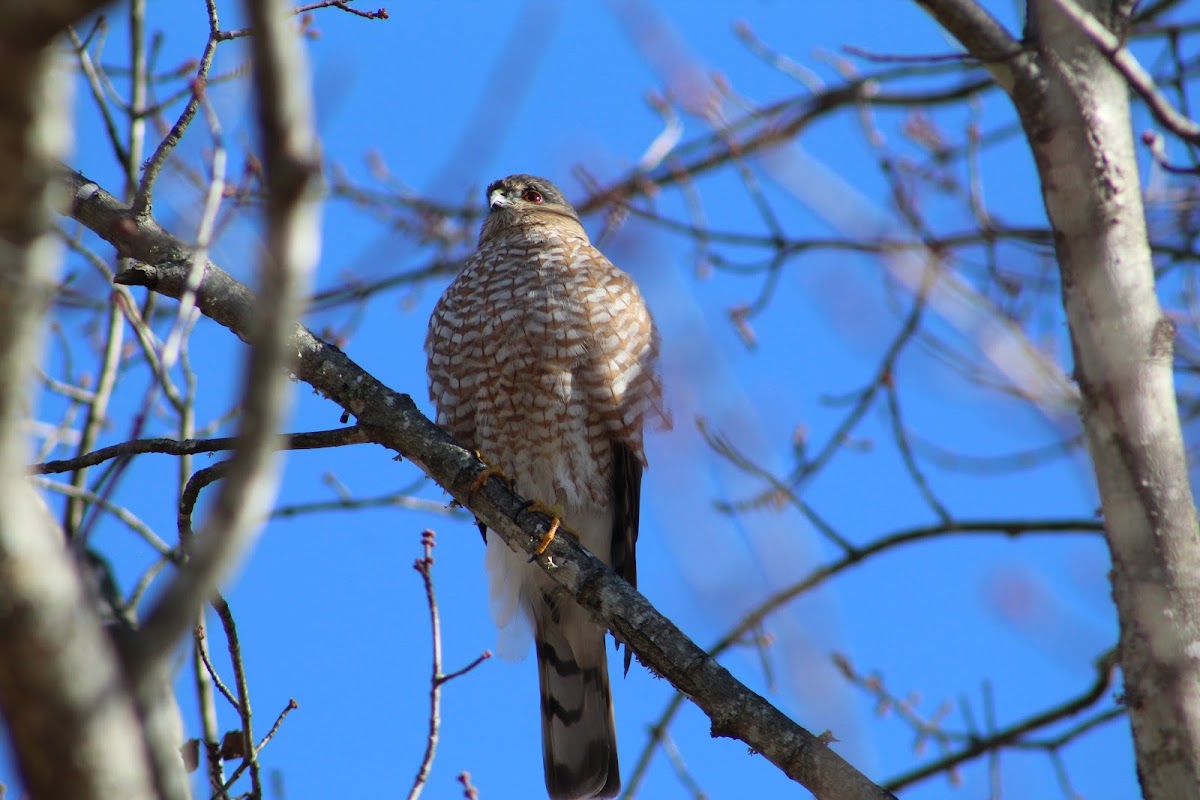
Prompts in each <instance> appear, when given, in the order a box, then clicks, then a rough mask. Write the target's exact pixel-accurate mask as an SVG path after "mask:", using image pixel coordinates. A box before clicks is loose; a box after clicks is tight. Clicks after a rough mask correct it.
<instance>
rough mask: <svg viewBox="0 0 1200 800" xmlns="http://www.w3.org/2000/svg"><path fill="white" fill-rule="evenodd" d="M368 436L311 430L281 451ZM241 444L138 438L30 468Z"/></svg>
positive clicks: (50, 469) (47, 470) (46, 470)
mask: <svg viewBox="0 0 1200 800" xmlns="http://www.w3.org/2000/svg"><path fill="white" fill-rule="evenodd" d="M366 441H367V438H366V436H365V435H364V434H363V433H362V431H360V430H359V429H358V428H357V427H356V426H351V427H349V428H336V429H334V430H329V431H311V432H308V433H290V434H286V435H285V436H283V437H281V439H280V442H281V443H280V445H279V449H280V450H316V449H318V448H324V447H341V446H343V445H347V444H362V443H364V442H366ZM236 445H237V439H235V438H233V437H231V436H230V437H224V438H220V439H165V438H159V439H134V440H132V441H128V442H121V443H120V444H114V445H111V446H109V447H102V448H100V449H99V450H93V451H92V452H90V453H86V454H84V455H82V456H79V457H78V458H68V459H63V460H61V461H47V462H45V463H43V464H34V465H33V466H31V467H30V468H29V471H30V472H31V473H33V474H35V475H48V474H52V473H56V472H69V471H71V470H75V469H79V468H81V467H92V466H95V465H96V464H101V463H103V462H105V461H108V460H109V459H113V458H128V457H129V456H135V455H140V454H143V453H163V454H166V455H172V456H191V455H196V454H197V453H216V452H220V451H222V450H232V449H233V448H234V447H235V446H236Z"/></svg>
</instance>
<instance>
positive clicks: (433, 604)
mask: <svg viewBox="0 0 1200 800" xmlns="http://www.w3.org/2000/svg"><path fill="white" fill-rule="evenodd" d="M436 543H437V542H436V540H435V538H434V533H433V531H431V530H428V529H426V530H425V531H422V533H421V547H422V548H423V549H424V551H425V553H424V555H423V556H422V557H421V558H418V559H417V560H416V563H414V564H413V569H415V570H416V571H417V572H418V573H419V574H420V575H421V581H422V583H424V585H425V602H426V605H427V606H428V607H429V628H430V636H431V639H432V646H431V648H430V649H431V651H432V659H431V660H432V665H433V666H432V671H431V674H430V680H429V732H428V734H427V735H426V737H425V754H424V755H423V756H422V757H421V764H420V766H419V767H417V774H416V776H415V777H414V778H413V784H412V788H411V789H409V790H408V800H417V798H419V797H420V796H421V791H422V789H424V788H425V784H426V782H427V781H428V780H429V772H430V770H431V769H432V768H433V757H434V755H435V754H436V753H437V746H438V740H439V738H440V736H441V727H442V686H443V685H445V684H446V683H447V682H449V681H452V680H454V679H455V678H458V677H461V676H463V675H466V674H467V673H468V672H470V671H471V670H473V669H475V668H476V667H477V666H479V665H480V664H482V663H483V662H484V661H486V660H487V659H489V658H491V657H492V654H491V653H490V652H489V651H486V650H485V651H484V652H483V654H482V655H480V656H479V657H478V658H476V659H475V660H474V661H472V662H471V663H470V664H467V666H465V667H463V668H462V669H460V670H456V671H455V672H451V673H447V674H443V673H442V623H441V615H440V614H439V613H438V604H437V597H436V595H435V594H434V590H433V548H434V545H435V544H436Z"/></svg>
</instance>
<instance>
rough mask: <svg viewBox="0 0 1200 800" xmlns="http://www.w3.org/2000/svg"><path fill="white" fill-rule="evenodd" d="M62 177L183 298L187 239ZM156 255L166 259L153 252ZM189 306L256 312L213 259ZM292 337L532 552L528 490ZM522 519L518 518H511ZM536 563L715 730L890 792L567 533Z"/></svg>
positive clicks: (336, 392) (116, 240) (170, 292)
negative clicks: (482, 479)
mask: <svg viewBox="0 0 1200 800" xmlns="http://www.w3.org/2000/svg"><path fill="white" fill-rule="evenodd" d="M65 178H66V181H67V183H68V185H69V187H70V188H71V190H72V193H73V195H74V203H73V206H72V208H71V210H70V213H71V215H72V216H74V217H75V218H76V219H78V220H80V221H81V222H83V223H84V224H85V225H87V226H88V227H89V228H91V229H92V230H93V231H95V232H96V233H98V234H99V235H100V236H102V237H104V238H106V239H107V240H108V241H110V242H111V243H112V244H114V245H115V246H116V247H117V248H118V249H119V250H120V251H122V252H123V253H125V254H126V255H129V256H130V257H132V258H134V259H136V260H138V261H142V262H146V263H144V264H143V265H141V266H138V267H135V268H133V269H130V270H127V271H126V272H123V273H121V274H119V275H118V276H117V277H116V279H115V280H116V281H117V282H118V283H121V284H125V285H140V286H146V287H147V288H150V289H152V290H153V291H155V292H158V293H160V294H164V295H167V296H169V297H174V298H177V299H178V298H179V297H180V296H182V294H183V292H184V291H186V284H187V273H188V260H187V247H186V246H185V245H184V244H183V243H182V242H180V241H179V240H177V239H175V238H174V237H172V236H170V234H168V233H167V232H166V231H164V230H163V229H162V228H161V227H160V226H159V225H158V224H157V223H156V222H154V220H153V219H147V220H137V219H135V218H133V217H132V215H131V214H130V211H129V209H128V208H127V207H125V206H124V205H123V204H121V203H120V202H119V201H118V200H117V199H116V198H114V197H112V195H110V194H108V193H107V192H105V191H104V190H103V189H101V188H100V187H98V186H97V185H96V184H95V183H92V182H90V181H88V180H87V179H86V178H84V177H83V176H82V175H79V174H78V173H76V172H73V171H67V172H66V173H65ZM161 256H165V258H163V259H162V260H161V261H156V260H155V259H156V258H157V257H161ZM196 307H197V308H199V309H200V311H201V313H203V314H204V315H205V316H207V317H209V318H210V319H213V320H215V321H217V322H219V323H220V324H222V325H224V326H225V327H227V328H229V329H230V330H231V331H233V332H234V333H235V334H237V335H238V336H239V337H241V338H242V339H245V338H246V337H247V335H248V329H249V324H250V321H251V320H253V319H254V317H255V314H256V310H255V309H256V301H255V298H254V295H253V294H252V293H251V292H250V290H249V289H247V288H246V287H245V286H243V285H241V284H240V283H238V282H237V281H235V280H234V279H233V278H232V277H230V276H229V275H228V274H226V273H225V272H224V271H222V270H221V269H219V268H218V267H217V266H216V265H214V264H212V263H211V262H209V263H208V265H207V267H206V269H205V273H204V279H203V281H202V282H201V284H200V286H199V288H198V290H197V292H196ZM289 347H290V348H291V349H292V351H293V352H295V353H297V354H298V360H297V362H296V364H295V366H294V368H293V369H294V373H295V375H296V377H297V378H298V379H300V380H302V381H304V382H306V383H308V384H310V385H311V386H313V388H315V389H316V390H318V391H319V392H320V393H321V394H323V395H325V396H326V397H327V398H329V399H330V400H333V401H334V402H336V403H337V404H338V405H340V406H341V407H343V408H345V409H346V410H348V411H349V412H350V413H352V414H354V416H355V417H356V418H357V419H358V422H359V425H360V426H361V427H362V429H363V430H364V432H365V433H366V434H367V436H368V437H369V438H370V440H371V441H373V442H376V443H378V444H381V445H383V446H385V447H388V448H390V449H392V450H394V451H396V452H397V453H400V454H401V455H403V456H404V457H406V458H408V459H409V460H410V461H412V462H413V463H414V464H416V465H417V466H418V467H420V468H421V469H422V470H423V471H424V472H425V473H426V474H428V475H429V476H430V477H431V478H433V479H434V480H435V481H436V482H437V483H438V484H439V485H441V486H442V487H443V488H445V489H446V490H447V491H448V492H449V493H450V494H451V495H452V496H453V497H454V498H455V499H456V500H458V501H459V502H460V503H462V504H463V505H465V506H467V507H469V508H470V510H471V511H472V512H473V513H474V514H475V515H476V516H477V517H478V518H479V519H480V520H482V521H483V522H484V523H486V524H487V526H488V527H489V528H491V529H492V530H494V531H496V532H497V534H498V535H500V536H502V537H503V538H504V540H505V541H506V542H508V544H509V546H510V547H513V548H514V549H518V548H519V549H523V550H525V551H526V552H528V553H530V554H531V555H532V554H533V553H534V551H535V550H536V548H537V545H538V543H539V541H540V540H541V537H542V533H543V532H544V531H545V530H546V529H547V527H548V526H549V524H550V520H549V519H548V518H547V517H545V516H544V515H542V514H537V513H530V512H528V511H527V510H526V509H527V504H526V503H525V499H524V498H522V497H520V496H519V495H517V494H515V493H513V492H512V491H510V490H509V489H508V488H507V487H505V486H504V485H503V484H502V482H501V481H489V482H488V483H487V484H486V485H485V486H484V488H483V489H482V490H480V491H479V492H478V493H477V494H475V495H474V496H470V495H469V494H468V489H469V487H470V486H471V483H472V481H473V480H474V479H475V477H476V476H477V475H478V474H479V473H480V472H481V471H482V470H483V469H484V464H483V463H482V462H480V461H479V459H478V458H476V457H475V456H474V455H473V454H472V453H471V452H469V451H467V450H465V449H463V448H462V447H461V446H459V445H458V444H457V443H455V442H454V441H453V440H452V439H451V438H450V436H449V435H448V434H446V432H445V431H443V430H442V429H441V428H439V427H437V426H436V425H434V424H433V423H432V422H431V421H430V420H429V419H427V418H426V417H425V416H424V415H422V414H421V412H420V411H418V410H417V407H416V405H415V404H414V403H413V401H412V398H410V397H409V396H407V395H402V394H398V393H396V392H394V391H392V390H391V389H389V388H387V387H386V386H384V385H383V384H382V383H380V382H379V381H378V380H376V379H375V378H374V377H373V376H372V375H370V374H369V373H367V372H366V371H365V370H363V369H362V368H361V367H359V366H358V365H357V364H355V363H354V362H353V361H351V360H350V359H349V358H348V357H347V356H346V355H345V354H344V353H343V352H342V351H341V350H339V349H338V348H336V347H334V346H332V345H330V344H328V343H327V342H324V341H322V340H321V339H319V338H317V337H316V336H314V335H313V334H312V332H311V331H309V330H308V329H307V328H305V327H303V326H300V325H296V326H295V327H294V329H293V332H292V336H291V340H290V343H289ZM518 517H519V518H520V520H521V524H518V523H517V522H516V521H514V520H516V519H517V518H518ZM538 562H539V563H540V564H541V565H542V566H543V567H544V568H545V569H546V570H547V571H548V572H549V574H550V575H551V576H552V577H554V579H555V580H557V581H558V582H559V583H560V584H562V585H563V586H564V587H566V588H567V589H568V590H569V591H570V593H571V595H572V596H573V597H575V598H576V599H577V600H578V601H579V602H580V604H581V605H583V606H584V607H585V608H587V609H588V610H590V611H591V612H592V613H593V615H594V616H595V617H596V618H597V619H598V620H600V621H601V622H602V623H603V624H605V625H607V626H608V627H610V628H612V629H613V630H614V631H615V632H616V633H617V634H618V635H619V636H620V637H621V639H622V641H624V642H626V643H627V644H628V645H629V646H630V647H631V648H632V649H633V651H634V652H635V653H636V654H637V655H638V658H639V660H640V661H641V662H642V663H643V664H645V665H646V666H648V667H649V668H650V669H652V670H653V671H654V672H655V673H657V674H659V675H662V676H663V677H665V678H667V679H668V680H669V681H670V682H671V683H672V684H673V685H674V686H675V687H676V688H678V689H679V690H680V691H681V692H683V693H684V694H686V695H688V697H690V698H691V699H692V700H693V702H695V703H696V705H697V706H699V707H700V708H701V709H702V710H703V711H704V712H705V713H706V714H707V715H708V716H709V718H710V719H711V720H712V732H713V735H714V736H729V737H733V738H737V739H740V740H742V741H744V742H746V743H747V744H748V745H750V747H752V748H753V749H754V750H755V751H756V752H758V753H761V754H762V755H764V756H766V757H767V758H768V759H769V760H770V761H771V762H772V763H774V764H775V765H776V766H778V767H779V768H780V769H781V770H782V771H783V772H784V773H785V774H787V775H788V776H789V777H791V778H792V779H793V780H796V781H798V782H799V783H801V784H802V785H804V786H806V787H808V788H809V789H810V790H811V791H812V792H813V793H814V794H815V795H816V796H817V797H818V798H822V800H824V799H825V798H886V797H890V795H889V794H888V793H887V792H884V791H883V790H881V789H880V788H879V787H877V786H875V785H874V784H873V783H871V782H870V781H869V780H868V779H867V778H866V777H865V776H863V775H862V774H861V773H859V772H858V771H856V770H855V769H854V768H853V767H852V766H850V764H849V763H847V762H846V761H845V760H844V759H843V758H842V757H841V756H839V755H837V754H836V753H835V752H834V751H833V750H831V749H830V748H829V746H828V744H827V743H826V741H825V740H824V739H823V738H821V737H818V736H816V735H814V734H812V733H810V732H809V731H807V730H805V729H804V728H802V727H800V726H798V725H796V724H795V723H794V722H792V721H791V720H790V719H788V718H787V717H786V716H785V715H783V714H782V713H781V712H780V711H779V710H778V709H776V708H774V707H773V706H772V705H771V704H770V703H768V702H767V701H766V700H764V699H763V698H762V697H760V696H759V695H757V694H755V693H754V692H752V691H750V690H749V689H748V688H747V687H746V686H744V685H743V684H742V683H740V682H739V681H737V680H736V679H735V678H734V677H733V676H732V675H730V674H729V672H728V671H726V670H725V669H724V668H723V667H721V666H720V665H719V664H718V663H717V662H716V661H715V660H714V659H713V658H711V657H710V656H708V655H707V654H706V653H705V652H704V651H703V650H701V649H700V648H699V647H697V646H696V644H695V643H693V642H692V641H691V640H690V639H688V638H687V637H686V636H685V635H684V634H683V633H682V632H681V631H680V630H679V629H678V628H676V627H675V626H674V625H673V624H672V623H671V622H670V621H669V620H667V619H666V618H665V617H663V616H662V615H661V614H659V613H658V612H657V611H656V610H655V609H654V608H653V607H652V606H651V605H650V604H649V603H648V602H647V601H646V600H645V598H643V597H642V596H641V595H640V594H638V593H637V592H636V591H635V590H634V589H633V588H632V587H630V586H629V584H628V583H626V582H625V581H623V580H621V579H619V578H618V577H617V576H616V575H615V574H614V573H613V572H612V571H611V570H610V569H609V568H608V567H607V566H605V565H604V563H603V562H601V561H600V560H598V559H596V558H595V557H594V556H592V555H591V554H590V553H588V552H587V551H586V550H584V549H583V548H582V547H581V546H580V545H579V544H578V543H577V542H576V541H575V540H574V539H573V538H572V537H570V536H559V537H555V539H554V540H553V541H552V542H551V544H550V547H549V548H548V549H547V550H546V552H545V553H544V554H543V555H542V556H541V557H540V558H539V559H538Z"/></svg>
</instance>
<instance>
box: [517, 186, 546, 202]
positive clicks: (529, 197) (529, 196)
mask: <svg viewBox="0 0 1200 800" xmlns="http://www.w3.org/2000/svg"><path fill="white" fill-rule="evenodd" d="M521 198H522V199H524V200H525V201H526V202H529V203H540V202H542V193H541V192H539V191H538V190H537V189H526V190H525V194H523V195H521Z"/></svg>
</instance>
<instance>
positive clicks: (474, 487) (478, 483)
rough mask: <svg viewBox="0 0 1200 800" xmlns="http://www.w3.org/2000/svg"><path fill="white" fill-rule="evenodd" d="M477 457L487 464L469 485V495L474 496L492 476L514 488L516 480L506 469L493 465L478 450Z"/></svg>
mask: <svg viewBox="0 0 1200 800" xmlns="http://www.w3.org/2000/svg"><path fill="white" fill-rule="evenodd" d="M475 457H476V458H478V459H479V460H480V461H482V462H483V463H484V464H487V466H486V467H484V468H483V470H482V471H480V473H479V474H478V475H476V476H475V480H473V481H471V485H470V486H468V487H467V497H474V496H475V493H476V492H478V491H479V490H480V489H482V488H483V485H484V484H485V483H487V482H488V480H489V479H490V478H499V479H500V480H502V481H504V482H505V483H506V484H508V488H509V489H510V490H511V489H512V488H513V485H514V483H515V481H513V479H512V478H510V477H508V475H506V474H505V473H504V470H502V469H500V468H499V467H493V466H492V465H491V463H490V462H488V460H487V459H486V458H484V457H483V453H481V452H479V451H478V450H476V451H475Z"/></svg>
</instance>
